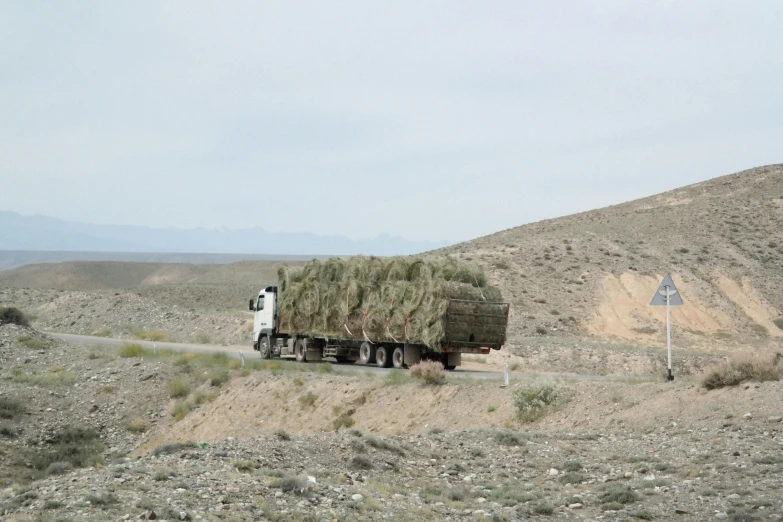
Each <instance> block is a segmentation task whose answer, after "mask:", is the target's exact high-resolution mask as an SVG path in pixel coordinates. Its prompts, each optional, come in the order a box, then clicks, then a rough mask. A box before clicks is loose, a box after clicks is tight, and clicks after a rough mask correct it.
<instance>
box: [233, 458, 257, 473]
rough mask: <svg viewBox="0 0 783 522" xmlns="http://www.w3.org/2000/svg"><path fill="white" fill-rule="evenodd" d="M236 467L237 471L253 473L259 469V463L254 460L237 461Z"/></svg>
mask: <svg viewBox="0 0 783 522" xmlns="http://www.w3.org/2000/svg"><path fill="white" fill-rule="evenodd" d="M234 467H235V468H237V471H245V472H247V471H253V470H254V469H256V468H258V463H257V462H256V461H254V460H237V461H235V462H234Z"/></svg>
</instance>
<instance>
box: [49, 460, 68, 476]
mask: <svg viewBox="0 0 783 522" xmlns="http://www.w3.org/2000/svg"><path fill="white" fill-rule="evenodd" d="M71 471H73V466H72V465H71V463H70V462H52V463H51V464H49V465H48V466H47V467H46V472H45V473H46V475H65V474H66V473H70V472H71Z"/></svg>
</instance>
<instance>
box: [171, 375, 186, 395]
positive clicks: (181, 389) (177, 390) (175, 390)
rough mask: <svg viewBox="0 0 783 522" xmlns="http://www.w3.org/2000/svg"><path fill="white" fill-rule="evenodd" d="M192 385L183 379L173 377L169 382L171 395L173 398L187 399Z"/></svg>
mask: <svg viewBox="0 0 783 522" xmlns="http://www.w3.org/2000/svg"><path fill="white" fill-rule="evenodd" d="M189 393H190V385H189V384H188V383H187V381H185V380H184V379H183V378H182V377H173V378H172V379H171V380H170V381H169V395H170V396H171V397H172V398H178V397H187V395H188V394H189Z"/></svg>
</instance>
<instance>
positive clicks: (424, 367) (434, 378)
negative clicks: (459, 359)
mask: <svg viewBox="0 0 783 522" xmlns="http://www.w3.org/2000/svg"><path fill="white" fill-rule="evenodd" d="M410 372H411V375H413V376H414V377H416V378H417V379H421V380H422V381H424V382H425V383H426V384H442V383H443V382H444V381H445V379H446V371H445V369H444V368H443V363H441V362H439V361H420V362H418V363H416V364H414V365H413V366H411V369H410Z"/></svg>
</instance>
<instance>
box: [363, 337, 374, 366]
mask: <svg viewBox="0 0 783 522" xmlns="http://www.w3.org/2000/svg"><path fill="white" fill-rule="evenodd" d="M359 362H360V363H362V364H372V363H374V362H375V345H373V344H370V343H368V342H364V343H362V345H361V346H360V347H359Z"/></svg>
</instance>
